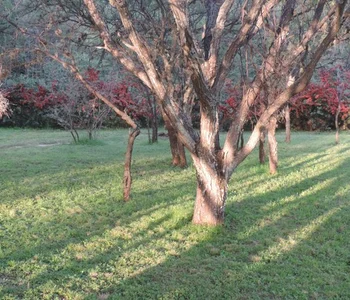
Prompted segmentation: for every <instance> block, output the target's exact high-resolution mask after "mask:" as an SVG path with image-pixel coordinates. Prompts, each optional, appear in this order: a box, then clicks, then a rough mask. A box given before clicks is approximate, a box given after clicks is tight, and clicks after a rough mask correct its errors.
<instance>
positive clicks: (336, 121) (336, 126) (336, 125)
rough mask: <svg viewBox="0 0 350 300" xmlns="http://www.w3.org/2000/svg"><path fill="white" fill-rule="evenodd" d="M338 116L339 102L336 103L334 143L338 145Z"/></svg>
mask: <svg viewBox="0 0 350 300" xmlns="http://www.w3.org/2000/svg"><path fill="white" fill-rule="evenodd" d="M339 114H340V101H339V103H338V108H337V112H336V114H335V130H336V131H335V143H336V144H337V145H338V144H339Z"/></svg>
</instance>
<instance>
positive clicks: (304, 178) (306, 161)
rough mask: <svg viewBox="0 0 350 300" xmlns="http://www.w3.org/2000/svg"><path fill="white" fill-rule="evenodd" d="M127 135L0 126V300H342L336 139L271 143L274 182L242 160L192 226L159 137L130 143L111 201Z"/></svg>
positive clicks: (344, 254) (347, 280)
mask: <svg viewBox="0 0 350 300" xmlns="http://www.w3.org/2000/svg"><path fill="white" fill-rule="evenodd" d="M126 135H127V131H125V130H117V131H103V132H101V134H100V135H99V140H98V142H93V143H83V144H79V145H74V144H72V143H71V140H70V137H69V135H68V134H67V133H66V132H63V131H50V130H40V131H35V130H14V129H1V130H0V170H1V172H0V186H1V190H0V298H1V299H100V300H103V299H216V298H217V299H350V288H349V287H350V251H349V250H350V218H349V215H350V205H349V204H350V180H349V178H350V135H349V133H344V134H342V135H341V144H340V145H337V146H336V145H335V144H334V136H333V134H331V133H321V134H314V133H295V134H293V137H292V138H293V140H292V143H291V144H289V145H287V144H285V143H284V142H283V134H282V133H280V134H278V140H279V148H280V153H279V156H280V168H279V172H278V174H277V175H274V176H270V175H269V174H268V169H267V165H264V166H260V165H258V159H257V153H256V152H255V153H253V154H252V155H251V156H250V157H249V158H248V159H247V160H246V161H245V162H244V163H243V164H242V165H241V166H240V167H239V169H238V170H237V172H236V173H235V174H234V176H233V178H232V180H231V183H230V188H229V198H228V203H227V208H226V212H227V213H226V221H225V225H224V226H222V227H219V228H211V227H198V226H194V225H192V224H191V222H190V220H191V213H192V210H193V204H194V201H193V199H194V195H195V174H194V169H193V167H191V166H190V167H189V168H187V169H185V170H179V169H174V168H173V167H171V166H170V154H169V150H168V142H167V141H166V140H165V139H161V140H160V141H159V143H157V144H155V145H148V143H147V136H146V134H143V135H141V136H140V137H139V138H138V139H137V141H136V145H135V151H134V162H133V172H134V183H133V190H132V196H133V199H132V200H131V201H130V202H129V203H124V202H123V201H122V191H121V180H122V174H123V170H122V168H123V155H124V151H125V143H126Z"/></svg>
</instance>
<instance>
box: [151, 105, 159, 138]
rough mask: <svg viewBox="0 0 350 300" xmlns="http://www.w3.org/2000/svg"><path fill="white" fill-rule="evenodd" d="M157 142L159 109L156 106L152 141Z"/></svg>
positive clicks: (153, 116) (153, 117)
mask: <svg viewBox="0 0 350 300" xmlns="http://www.w3.org/2000/svg"><path fill="white" fill-rule="evenodd" d="M154 105H155V103H154ZM156 142H158V118H157V109H156V108H155V109H154V111H153V115H152V143H156Z"/></svg>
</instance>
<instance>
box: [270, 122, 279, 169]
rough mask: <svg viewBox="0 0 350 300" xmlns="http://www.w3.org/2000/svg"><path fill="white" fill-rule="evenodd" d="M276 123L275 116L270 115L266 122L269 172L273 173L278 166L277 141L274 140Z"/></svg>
mask: <svg viewBox="0 0 350 300" xmlns="http://www.w3.org/2000/svg"><path fill="white" fill-rule="evenodd" d="M276 125H277V118H276V117H275V116H272V117H271V118H270V121H269V124H268V129H267V133H268V141H269V165H270V173H271V174H275V173H276V172H277V167H278V153H277V141H276Z"/></svg>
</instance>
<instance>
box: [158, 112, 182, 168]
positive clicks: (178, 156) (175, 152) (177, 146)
mask: <svg viewBox="0 0 350 300" xmlns="http://www.w3.org/2000/svg"><path fill="white" fill-rule="evenodd" d="M163 118H164V122H165V127H166V129H167V130H168V136H169V142H170V150H171V155H172V165H173V166H175V167H180V168H185V167H187V159H186V153H185V147H184V145H183V144H182V143H181V142H180V141H179V139H178V137H177V134H176V131H175V129H174V127H173V126H172V125H171V123H170V121H169V120H168V119H167V117H163Z"/></svg>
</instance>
